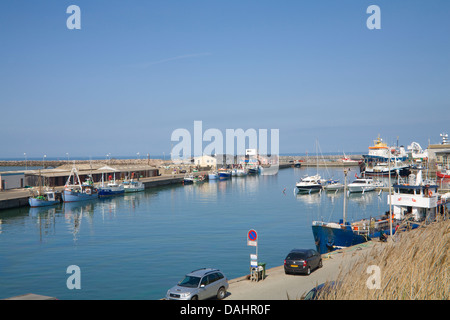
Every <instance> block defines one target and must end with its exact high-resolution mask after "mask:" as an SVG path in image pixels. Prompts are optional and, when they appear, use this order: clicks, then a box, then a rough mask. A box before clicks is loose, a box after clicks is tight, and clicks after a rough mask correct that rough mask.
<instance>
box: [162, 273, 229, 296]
mask: <svg viewBox="0 0 450 320" xmlns="http://www.w3.org/2000/svg"><path fill="white" fill-rule="evenodd" d="M227 289H228V280H227V277H225V275H224V274H223V272H222V271H220V270H219V269H211V268H203V269H198V270H194V271H192V272H191V273H188V274H187V275H186V276H185V277H184V279H183V280H181V281H180V282H179V283H178V284H177V285H176V286H175V287H173V288H170V289H169V290H168V291H167V294H166V299H167V300H199V299H200V300H202V299H208V298H212V297H214V296H215V297H217V299H223V298H224V297H225V295H226V294H227Z"/></svg>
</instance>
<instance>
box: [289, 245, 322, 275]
mask: <svg viewBox="0 0 450 320" xmlns="http://www.w3.org/2000/svg"><path fill="white" fill-rule="evenodd" d="M321 267H322V256H321V255H320V254H319V253H318V252H317V251H316V250H313V249H293V250H291V252H289V253H288V255H287V256H286V259H284V272H285V273H286V274H288V273H304V274H307V275H309V274H311V271H312V270H314V269H316V268H321Z"/></svg>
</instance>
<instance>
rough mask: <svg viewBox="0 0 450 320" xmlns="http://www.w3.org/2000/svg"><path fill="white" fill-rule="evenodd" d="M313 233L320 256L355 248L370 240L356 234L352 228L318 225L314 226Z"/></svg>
mask: <svg viewBox="0 0 450 320" xmlns="http://www.w3.org/2000/svg"><path fill="white" fill-rule="evenodd" d="M312 231H313V235H314V241H315V244H316V248H317V251H318V252H319V253H320V254H324V253H328V252H331V251H333V250H337V249H340V248H346V247H350V246H354V245H357V244H360V243H363V242H366V241H368V240H370V238H368V237H365V236H363V235H359V234H356V233H354V232H353V230H352V229H351V228H350V227H348V228H333V227H329V226H326V225H324V224H320V223H318V224H315V225H313V226H312Z"/></svg>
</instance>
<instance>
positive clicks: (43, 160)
mask: <svg viewBox="0 0 450 320" xmlns="http://www.w3.org/2000/svg"><path fill="white" fill-rule="evenodd" d="M45 158H47V155H46V154H44V156H43V157H42V169H45Z"/></svg>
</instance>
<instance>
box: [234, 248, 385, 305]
mask: <svg viewBox="0 0 450 320" xmlns="http://www.w3.org/2000/svg"><path fill="white" fill-rule="evenodd" d="M375 245H382V243H379V242H372V241H369V242H366V243H363V244H361V245H357V246H353V247H350V248H346V249H344V250H339V251H336V252H333V253H332V254H330V255H329V257H328V255H322V259H323V267H322V268H320V269H316V270H314V271H313V272H311V274H310V275H309V276H306V275H292V274H285V273H284V266H282V265H281V266H278V267H275V268H271V269H268V270H266V278H265V279H264V280H260V281H258V282H255V281H250V280H247V279H246V277H242V278H237V279H232V280H230V281H229V284H230V287H229V288H228V295H227V296H226V298H225V299H226V300H298V299H300V298H301V297H302V295H303V294H306V293H307V292H308V291H309V290H311V289H312V288H314V287H315V286H316V285H319V284H321V283H324V282H326V281H335V280H337V277H338V275H339V272H340V271H341V268H347V267H349V266H351V265H352V263H354V262H356V260H357V259H358V257H360V256H361V254H362V253H364V252H368V251H369V250H370V249H371V248H372V247H373V246H375Z"/></svg>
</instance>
